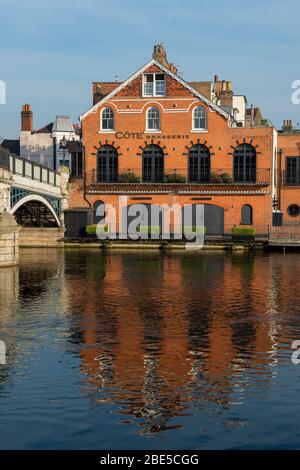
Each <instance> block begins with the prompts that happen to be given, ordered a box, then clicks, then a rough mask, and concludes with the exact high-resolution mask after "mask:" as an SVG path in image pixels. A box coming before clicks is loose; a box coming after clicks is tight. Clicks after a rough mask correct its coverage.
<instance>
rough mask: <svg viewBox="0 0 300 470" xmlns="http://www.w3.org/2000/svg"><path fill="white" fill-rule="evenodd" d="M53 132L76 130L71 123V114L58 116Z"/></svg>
mask: <svg viewBox="0 0 300 470" xmlns="http://www.w3.org/2000/svg"><path fill="white" fill-rule="evenodd" d="M52 130H53V132H74V131H75V129H74V127H73V124H72V123H71V120H70V116H56V118H55V122H54V125H53V129H52Z"/></svg>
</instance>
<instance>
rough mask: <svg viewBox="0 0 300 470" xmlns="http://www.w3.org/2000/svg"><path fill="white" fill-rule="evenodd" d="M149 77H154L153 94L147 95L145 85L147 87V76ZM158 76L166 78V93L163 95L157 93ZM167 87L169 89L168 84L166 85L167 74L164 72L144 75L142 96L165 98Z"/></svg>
mask: <svg viewBox="0 0 300 470" xmlns="http://www.w3.org/2000/svg"><path fill="white" fill-rule="evenodd" d="M148 75H152V77H153V82H152V83H153V93H145V85H146V76H148ZM156 75H163V76H164V83H165V89H164V93H163V94H161V93H159V94H158V93H157V91H156ZM166 87H167V84H166V74H165V73H163V72H161V73H160V72H153V73H144V74H143V90H142V95H143V97H146V98H148V97H149V96H155V97H163V96H166Z"/></svg>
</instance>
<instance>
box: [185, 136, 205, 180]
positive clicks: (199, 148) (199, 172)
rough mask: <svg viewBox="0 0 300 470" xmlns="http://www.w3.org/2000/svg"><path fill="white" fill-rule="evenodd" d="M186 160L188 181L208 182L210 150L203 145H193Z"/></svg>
mask: <svg viewBox="0 0 300 470" xmlns="http://www.w3.org/2000/svg"><path fill="white" fill-rule="evenodd" d="M188 162H189V181H190V182H192V183H193V182H195V183H196V182H209V180H210V151H209V150H208V148H207V147H206V146H205V145H202V144H196V145H193V147H191V148H190V150H189V155H188Z"/></svg>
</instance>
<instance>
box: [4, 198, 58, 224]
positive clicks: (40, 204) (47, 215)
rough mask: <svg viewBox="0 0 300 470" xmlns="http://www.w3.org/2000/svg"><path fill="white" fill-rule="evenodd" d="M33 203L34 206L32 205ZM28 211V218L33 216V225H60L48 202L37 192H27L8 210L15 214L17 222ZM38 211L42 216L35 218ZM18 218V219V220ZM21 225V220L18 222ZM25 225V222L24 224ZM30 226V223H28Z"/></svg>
mask: <svg viewBox="0 0 300 470" xmlns="http://www.w3.org/2000/svg"><path fill="white" fill-rule="evenodd" d="M33 204H35V207H34V206H33ZM26 212H27V213H28V218H30V215H31V219H32V218H35V223H34V224H33V226H38V227H59V226H60V220H59V218H58V216H57V214H56V212H55V210H54V209H53V207H52V206H51V204H50V203H49V201H47V199H45V198H44V197H43V196H40V195H38V194H29V195H27V196H24V197H22V199H20V200H19V201H18V202H17V203H16V204H15V205H14V206H13V207H12V208H11V210H10V213H11V214H13V215H15V217H16V219H17V222H18V223H20V220H21V219H22V218H24V214H25V213H26ZM38 213H40V214H41V215H42V216H43V218H42V217H40V219H39V220H36V218H37V217H35V215H36V216H38ZM18 219H19V221H18ZM20 225H22V222H21V223H20ZM24 225H25V226H26V223H25V224H24ZM30 226H32V225H30Z"/></svg>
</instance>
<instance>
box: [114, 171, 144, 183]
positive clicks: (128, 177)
mask: <svg viewBox="0 0 300 470" xmlns="http://www.w3.org/2000/svg"><path fill="white" fill-rule="evenodd" d="M140 181H141V178H140V177H139V176H137V175H135V174H134V172H133V171H127V172H126V173H122V174H121V175H119V183H140Z"/></svg>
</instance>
